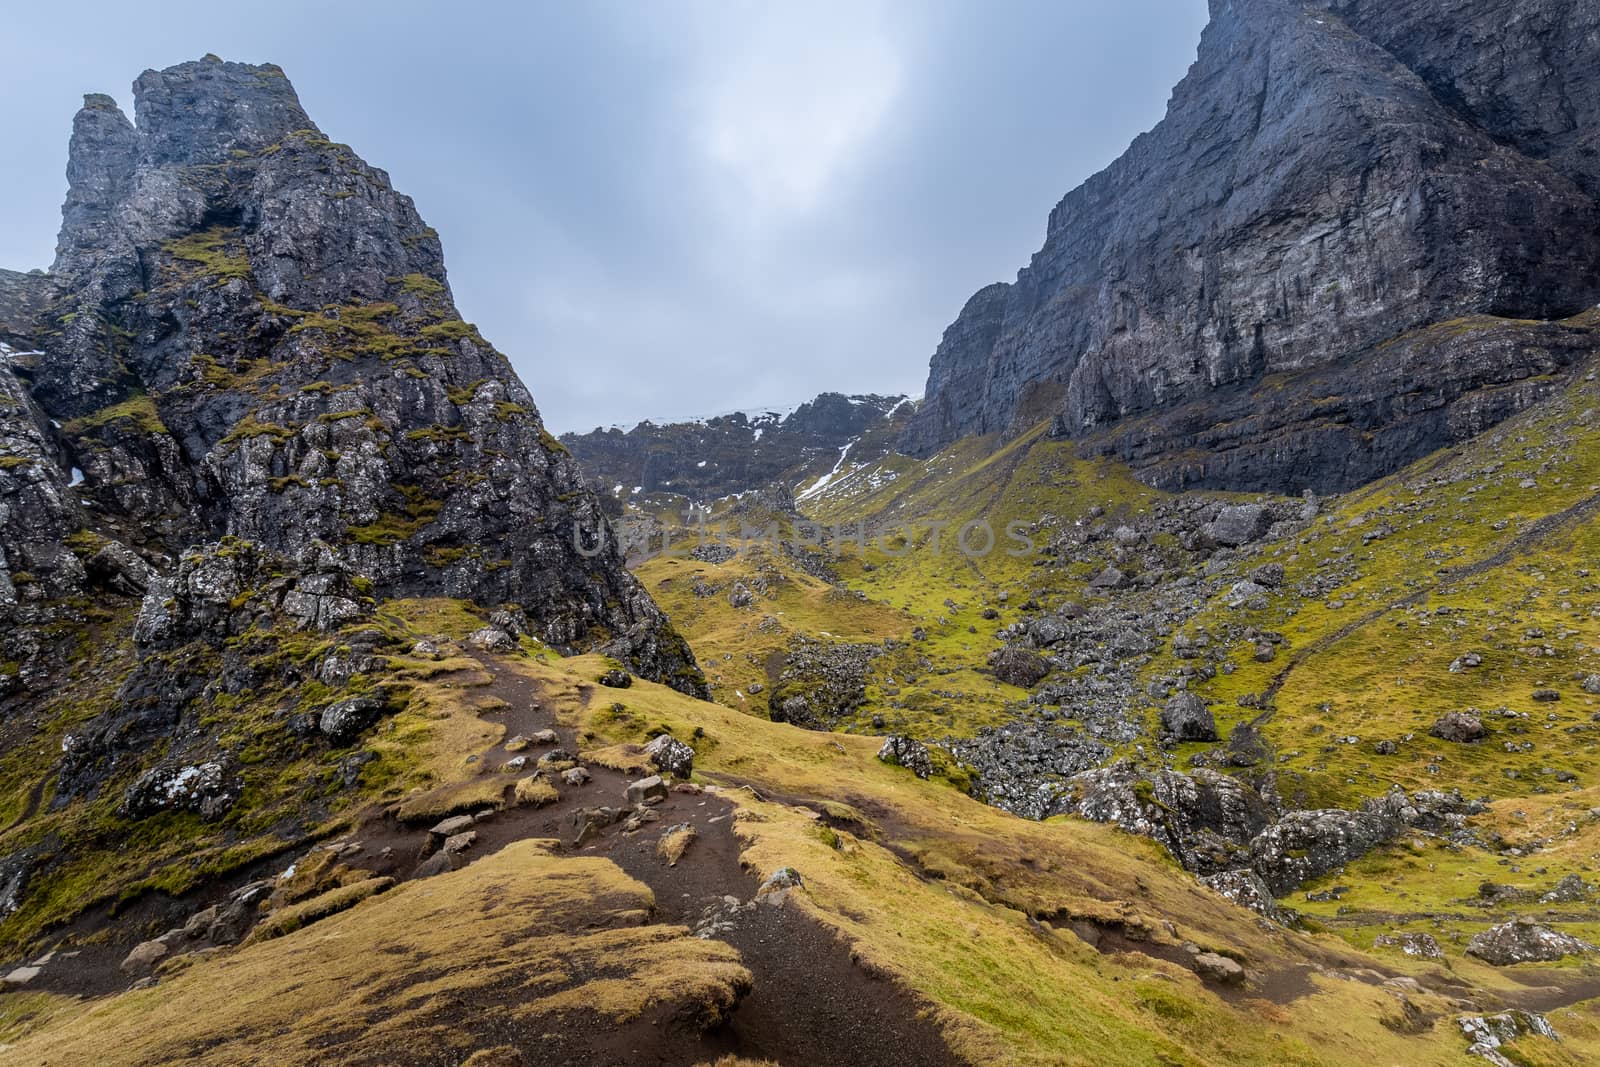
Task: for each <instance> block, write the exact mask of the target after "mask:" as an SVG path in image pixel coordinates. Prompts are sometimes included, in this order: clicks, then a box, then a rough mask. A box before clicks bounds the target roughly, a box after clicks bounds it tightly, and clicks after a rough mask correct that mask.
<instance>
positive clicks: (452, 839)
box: [444, 830, 478, 856]
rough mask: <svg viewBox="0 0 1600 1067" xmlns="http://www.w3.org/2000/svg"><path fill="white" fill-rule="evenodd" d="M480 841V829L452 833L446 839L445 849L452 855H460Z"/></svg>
mask: <svg viewBox="0 0 1600 1067" xmlns="http://www.w3.org/2000/svg"><path fill="white" fill-rule="evenodd" d="M477 842H478V831H476V830H466V831H464V832H462V833H459V834H451V835H450V836H449V837H447V838H445V840H444V851H446V852H448V853H450V854H451V855H452V856H459V855H460V854H461V853H463V852H465V851H466V850H467V849H469V848H471V847H472V846H473V845H475V844H477Z"/></svg>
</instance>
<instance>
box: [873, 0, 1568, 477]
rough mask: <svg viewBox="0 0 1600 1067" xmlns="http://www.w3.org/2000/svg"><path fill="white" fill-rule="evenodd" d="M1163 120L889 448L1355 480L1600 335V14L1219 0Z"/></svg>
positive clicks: (993, 305)
mask: <svg viewBox="0 0 1600 1067" xmlns="http://www.w3.org/2000/svg"><path fill="white" fill-rule="evenodd" d="M1211 16H1212V17H1211V22H1210V25H1209V26H1208V27H1207V29H1206V31H1205V34H1204V36H1203V38H1202V40H1201V44H1200V50H1199V56H1198V58H1197V60H1196V62H1195V64H1194V66H1193V67H1192V69H1191V70H1190V71H1189V74H1188V76H1187V77H1186V78H1185V79H1184V80H1183V81H1182V83H1180V84H1179V85H1178V87H1177V88H1176V89H1175V90H1174V93H1173V97H1172V101H1171V104H1170V106H1169V108H1168V112H1167V116H1166V118H1165V119H1164V120H1163V121H1162V122H1161V123H1160V124H1159V125H1157V126H1156V127H1155V128H1154V129H1153V130H1151V131H1150V132H1149V133H1147V134H1144V135H1142V136H1141V137H1139V138H1138V139H1137V140H1135V141H1134V143H1133V145H1132V146H1131V147H1130V148H1129V150H1128V151H1127V153H1126V154H1125V155H1124V156H1123V157H1122V158H1120V159H1118V160H1117V161H1116V162H1115V163H1113V164H1112V165H1111V166H1110V167H1108V168H1107V169H1106V170H1105V171H1103V172H1101V173H1100V174H1097V175H1095V176H1094V177H1093V178H1091V179H1090V180H1089V181H1088V182H1086V183H1085V184H1084V185H1082V186H1081V187H1079V188H1078V189H1075V190H1073V191H1072V192H1071V193H1069V194H1068V195H1067V196H1066V197H1065V198H1064V199H1063V200H1062V201H1061V203H1060V204H1058V205H1057V206H1056V208H1055V210H1054V211H1052V212H1051V214H1050V220H1049V225H1048V228H1047V233H1046V238H1045V244H1044V247H1043V248H1042V249H1041V250H1040V251H1039V253H1038V254H1036V255H1035V256H1034V257H1033V260H1032V262H1031V264H1030V265H1029V266H1028V267H1027V268H1026V269H1025V270H1023V271H1022V272H1021V273H1020V274H1019V275H1018V277H1017V281H1016V282H1015V283H1014V284H1009V285H995V286H990V287H989V288H986V289H984V290H982V291H981V292H979V293H978V294H977V295H976V296H974V297H973V298H972V300H971V301H969V302H968V304H967V306H966V307H965V308H964V309H963V310H962V313H961V315H960V317H959V318H958V319H957V320H956V322H955V323H954V324H953V325H952V326H951V327H950V329H949V330H948V331H947V333H946V334H945V337H944V341H943V343H942V344H941V345H940V346H939V349H938V351H937V352H936V353H935V355H934V357H933V361H932V365H931V367H930V371H929V377H928V387H927V394H926V401H925V403H924V405H923V407H922V409H921V410H920V411H919V412H918V414H917V416H916V418H915V419H914V420H913V422H912V425H911V426H910V428H909V429H908V430H907V433H906V434H905V436H904V438H903V439H902V445H903V447H905V448H906V449H907V450H909V451H911V452H913V453H915V454H918V455H928V454H930V453H932V452H934V451H937V450H938V449H939V448H942V447H944V446H946V445H948V444H950V443H952V442H953V441H955V440H956V439H958V438H960V437H963V436H967V435H971V434H985V433H1004V434H1008V435H1015V434H1017V433H1019V432H1021V431H1023V430H1025V429H1026V428H1028V427H1030V426H1032V425H1033V424H1035V423H1036V422H1038V421H1040V420H1042V419H1046V418H1054V420H1055V432H1056V433H1057V434H1059V435H1062V436H1066V437H1070V438H1073V439H1077V440H1080V441H1081V442H1083V444H1084V446H1085V447H1086V448H1087V449H1088V450H1090V451H1091V452H1093V453H1097V454H1111V455H1116V456H1118V457H1119V458H1122V459H1124V460H1126V461H1129V462H1131V463H1132V464H1133V465H1134V466H1136V467H1138V468H1140V469H1141V472H1142V474H1141V476H1142V477H1143V478H1145V480H1147V481H1148V482H1150V483H1151V484H1156V485H1161V486H1164V487H1169V488H1178V487H1183V486H1210V487H1225V488H1233V489H1272V490H1279V491H1295V492H1297V491H1299V490H1300V489H1303V488H1313V489H1316V490H1318V491H1331V490H1340V489H1348V488H1351V487H1353V486H1355V485H1359V484H1361V483H1362V482H1364V481H1366V480H1368V479H1370V478H1372V477H1374V476H1377V475H1380V474H1383V473H1387V472H1389V471H1391V470H1394V469H1396V468H1398V467H1399V466H1401V465H1403V464H1404V463H1406V462H1408V461H1410V460H1413V459H1415V458H1417V457H1419V456H1421V455H1425V454H1426V453H1428V452H1430V451H1432V450H1434V449H1436V448H1438V447H1440V446H1442V445H1445V444H1448V443H1450V442H1453V441H1459V440H1463V439H1465V438H1467V437H1470V436H1471V435H1473V434H1475V433H1477V432H1478V431H1480V430H1482V429H1484V428H1485V427H1487V426H1490V425H1492V424H1494V423H1495V422H1498V421H1500V420H1501V419H1503V418H1505V417H1507V416H1509V415H1511V414H1513V413H1514V412H1516V411H1519V410H1522V409H1523V408H1525V407H1527V406H1528V405H1529V404H1531V403H1532V402H1534V401H1535V400H1537V399H1538V398H1539V397H1541V396H1544V395H1548V393H1549V392H1550V391H1551V390H1552V389H1553V388H1555V382H1556V379H1557V378H1558V377H1559V375H1560V374H1561V373H1562V372H1563V371H1564V370H1565V369H1567V368H1569V367H1570V366H1572V364H1573V363H1574V362H1575V361H1577V360H1579V359H1581V358H1582V357H1583V356H1584V355H1585V354H1586V353H1588V352H1591V351H1593V350H1594V347H1595V339H1594V337H1593V335H1592V331H1591V330H1590V329H1588V328H1586V327H1574V326H1573V325H1572V324H1570V323H1565V322H1562V321H1560V320H1564V319H1566V318H1568V317H1569V316H1572V315H1574V314H1576V313H1578V312H1580V311H1582V310H1583V309H1585V308H1587V307H1590V306H1592V305H1593V304H1595V303H1596V301H1597V300H1600V203H1597V199H1596V197H1597V190H1600V164H1597V163H1596V159H1597V156H1596V152H1595V144H1594V138H1595V136H1596V135H1595V133H1594V130H1595V128H1596V127H1595V121H1594V119H1595V115H1596V113H1597V110H1600V92H1597V91H1596V88H1595V85H1594V82H1593V79H1591V78H1588V77H1586V76H1585V75H1584V74H1583V73H1581V72H1583V71H1587V70H1589V69H1591V68H1592V67H1593V66H1594V64H1595V62H1596V60H1597V59H1600V52H1597V49H1600V44H1597V43H1596V42H1597V41H1600V32H1597V31H1600V14H1597V13H1596V11H1595V8H1594V6H1593V5H1590V4H1583V3H1579V2H1576V0H1529V2H1527V3H1519V4H1516V5H1513V6H1512V7H1511V8H1509V9H1508V8H1507V6H1506V5H1504V4H1498V3H1490V2H1488V0H1474V2H1471V3H1465V4H1452V5H1443V4H1440V3H1437V2H1436V0H1402V2H1398V3H1377V2H1372V3H1365V2H1339V0H1323V2H1305V0H1214V2H1213V3H1212V5H1211Z"/></svg>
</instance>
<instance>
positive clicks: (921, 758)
mask: <svg viewBox="0 0 1600 1067" xmlns="http://www.w3.org/2000/svg"><path fill="white" fill-rule="evenodd" d="M878 758H879V759H880V760H882V761H883V762H885V763H888V764H892V765H893V766H896V767H904V768H905V769H906V770H908V771H910V772H911V773H912V774H914V775H916V776H917V777H918V778H927V777H929V776H930V775H932V774H933V759H932V758H931V757H930V756H929V755H928V746H927V745H924V744H923V743H922V742H921V741H918V740H916V739H914V738H910V737H902V736H900V735H898V734H896V735H895V736H893V737H886V738H884V740H883V746H882V747H881V748H879V749H878Z"/></svg>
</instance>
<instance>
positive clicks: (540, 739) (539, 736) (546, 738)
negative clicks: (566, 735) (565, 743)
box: [529, 730, 561, 745]
mask: <svg viewBox="0 0 1600 1067" xmlns="http://www.w3.org/2000/svg"><path fill="white" fill-rule="evenodd" d="M529 740H530V741H532V742H533V743H534V744H536V745H554V744H556V743H558V742H559V741H560V740H561V738H560V737H558V736H556V732H555V731H554V730H535V731H534V732H533V735H532V736H531V737H530V738H529Z"/></svg>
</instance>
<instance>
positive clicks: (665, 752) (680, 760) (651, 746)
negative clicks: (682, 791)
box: [644, 734, 694, 778]
mask: <svg viewBox="0 0 1600 1067" xmlns="http://www.w3.org/2000/svg"><path fill="white" fill-rule="evenodd" d="M644 754H645V755H646V756H648V757H649V758H650V762H651V763H654V764H655V765H656V768H657V769H658V770H660V771H661V773H662V774H670V775H672V776H673V777H674V778H688V777H689V776H690V775H692V774H693V773H694V749H692V748H690V747H689V746H688V745H686V744H684V743H683V742H682V741H679V740H678V739H677V738H676V737H673V736H672V735H671V734H661V735H660V736H659V737H655V738H652V739H651V740H650V741H649V742H648V743H647V744H646V745H645V746H644Z"/></svg>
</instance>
